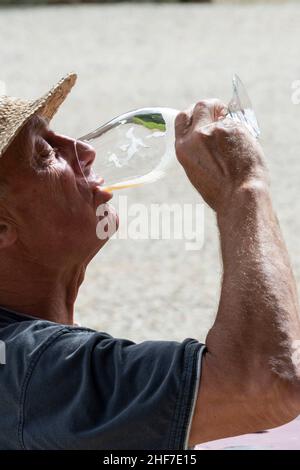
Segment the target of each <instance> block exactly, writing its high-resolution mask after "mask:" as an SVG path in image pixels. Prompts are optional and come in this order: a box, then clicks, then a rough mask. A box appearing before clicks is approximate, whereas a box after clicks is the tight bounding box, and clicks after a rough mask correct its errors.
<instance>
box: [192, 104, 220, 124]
mask: <svg viewBox="0 0 300 470" xmlns="http://www.w3.org/2000/svg"><path fill="white" fill-rule="evenodd" d="M226 114H227V108H226V106H225V105H224V104H223V103H222V102H221V101H220V100H217V99H210V100H203V101H199V103H197V104H196V105H195V108H194V113H193V127H204V126H207V125H209V124H212V123H213V122H215V121H218V120H219V119H223V118H224V117H225V116H226Z"/></svg>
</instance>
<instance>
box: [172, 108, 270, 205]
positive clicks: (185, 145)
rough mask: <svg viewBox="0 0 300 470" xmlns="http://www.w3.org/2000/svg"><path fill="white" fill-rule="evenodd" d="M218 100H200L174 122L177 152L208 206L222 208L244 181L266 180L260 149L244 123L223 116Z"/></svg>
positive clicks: (256, 182)
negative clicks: (238, 123)
mask: <svg viewBox="0 0 300 470" xmlns="http://www.w3.org/2000/svg"><path fill="white" fill-rule="evenodd" d="M226 113H227V110H226V107H225V105H223V104H222V103H221V102H220V101H218V100H207V101H200V102H199V103H198V104H196V106H195V107H194V109H193V110H191V111H186V112H182V113H180V114H179V115H178V116H177V118H176V122H175V131H176V153H177V157H178V160H179V162H180V163H181V164H182V166H183V168H184V170H185V172H186V174H187V176H188V178H189V179H190V181H191V183H192V184H193V185H194V186H195V188H196V189H197V190H198V191H199V193H200V194H201V195H202V197H203V198H204V200H205V201H206V202H207V204H209V206H210V207H211V208H212V209H214V210H215V211H217V212H221V211H222V209H223V208H224V207H226V205H227V204H230V201H231V198H232V196H233V195H234V194H236V193H237V192H238V191H239V189H240V188H241V187H243V186H245V185H247V184H266V183H267V175H266V168H265V165H264V158H263V151H262V148H261V146H260V145H259V143H258V142H257V141H256V140H255V139H254V138H253V137H252V136H251V135H250V133H249V132H248V130H247V129H246V127H245V126H243V124H240V125H237V123H236V122H234V121H233V120H232V119H231V118H229V117H228V118H225V120H224V117H225V116H226Z"/></svg>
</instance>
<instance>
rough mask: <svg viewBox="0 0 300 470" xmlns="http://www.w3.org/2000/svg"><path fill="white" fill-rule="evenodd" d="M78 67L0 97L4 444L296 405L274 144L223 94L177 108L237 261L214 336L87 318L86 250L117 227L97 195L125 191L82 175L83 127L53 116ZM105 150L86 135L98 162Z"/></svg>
mask: <svg viewBox="0 0 300 470" xmlns="http://www.w3.org/2000/svg"><path fill="white" fill-rule="evenodd" d="M75 78H76V76H75V75H73V74H71V75H69V76H67V77H66V78H65V79H63V80H62V81H61V82H59V83H58V85H57V86H56V87H54V88H53V89H52V90H51V91H50V92H49V93H48V94H47V95H45V96H44V97H43V98H41V99H39V100H37V101H34V102H27V101H24V100H18V99H15V98H9V97H1V99H0V132H1V134H0V152H1V158H0V191H1V198H0V249H1V270H0V305H1V308H0V339H1V341H2V342H3V343H2V344H5V346H6V364H2V365H0V396H1V401H0V414H1V428H0V448H1V449H147V450H149V449H184V448H187V447H192V446H194V445H195V444H197V443H201V442H205V441H208V440H212V439H218V438H222V437H226V436H234V435H238V434H242V433H249V432H254V431H259V430H261V429H265V428H271V427H275V426H279V425H281V424H284V423H286V422H288V421H290V420H292V419H293V418H295V417H296V416H297V415H298V414H299V413H300V393H299V391H300V388H299V384H300V381H299V380H300V378H299V364H298V361H297V359H298V358H299V354H298V350H297V345H298V344H299V343H298V342H297V340H299V339H300V324H299V309H298V300H297V293H296V286H295V281H294V278H293V274H292V270H291V266H290V263H289V259H288V254H287V251H286V248H285V245H284V242H283V240H282V235H281V232H280V228H279V226H278V223H277V220H276V216H275V214H274V210H273V208H272V203H271V198H270V192H269V186H268V177H267V172H266V168H265V164H264V159H263V152H262V149H261V147H260V146H259V144H258V143H257V142H256V141H255V140H254V139H253V138H252V137H251V136H250V134H249V133H248V131H247V130H246V129H244V128H243V127H242V126H238V125H236V124H235V123H233V122H231V121H230V120H229V119H225V120H224V119H223V118H224V116H225V114H226V109H225V107H224V106H223V105H222V103H220V102H219V101H217V100H211V101H202V102H200V103H198V104H197V105H196V106H195V107H194V109H193V110H191V111H188V112H184V113H181V114H179V116H178V117H177V120H176V152H177V157H178V159H179V161H180V163H181V164H182V165H183V167H184V169H185V171H186V174H187V176H188V178H189V179H190V181H191V183H192V184H193V185H194V187H195V188H196V189H197V190H198V192H199V194H200V195H201V196H202V197H203V198H204V200H205V201H206V202H207V204H208V205H209V206H210V207H211V208H212V209H213V210H214V211H215V212H216V217H217V222H218V229H219V232H220V240H221V251H222V259H223V269H224V274H223V281H222V290H221V298H220V304H219V309H218V313H217V317H216V320H215V323H214V325H213V327H212V328H211V330H210V332H209V334H208V336H207V340H206V345H205V346H204V345H201V344H200V343H199V342H198V341H197V339H186V340H185V341H183V342H182V343H178V342H175V341H146V342H143V343H141V344H135V343H133V342H132V341H128V340H125V339H116V338H113V337H112V336H110V335H109V334H106V333H100V332H96V331H93V330H90V329H88V328H81V327H78V326H76V325H74V323H73V312H74V303H75V300H76V296H77V293H78V289H79V286H80V284H81V283H82V281H83V279H84V273H85V269H86V266H87V265H88V263H89V261H90V260H91V259H92V258H93V256H94V255H95V254H96V253H97V252H98V250H99V249H100V248H101V247H102V246H103V244H104V243H105V241H106V240H99V238H97V236H96V226H97V223H98V218H97V217H96V215H95V211H96V208H97V206H98V205H99V204H101V203H107V202H108V200H109V199H110V198H111V195H110V194H109V193H107V192H105V191H103V190H101V187H100V186H99V184H96V183H95V182H94V183H90V185H86V184H83V178H82V177H81V173H80V169H79V168H78V162H77V160H76V158H75V154H74V140H73V139H71V138H69V137H65V136H62V135H59V134H57V133H55V132H53V131H51V130H50V129H49V127H48V123H49V121H50V120H51V118H52V116H53V115H54V113H55V112H56V110H57V109H58V107H59V106H60V104H61V103H62V102H63V100H64V98H65V97H66V95H67V94H68V92H69V91H70V89H71V87H72V86H73V84H74V82H75ZM94 156H95V155H94V151H93V149H92V148H91V147H89V146H87V145H85V144H83V143H82V144H81V145H80V146H79V148H78V158H79V159H80V160H81V164H82V165H84V166H85V173H86V174H88V173H89V171H90V169H91V166H92V163H93V159H94ZM108 207H109V205H108ZM109 211H110V209H108V212H109ZM108 216H110V217H116V215H115V214H114V212H113V211H112V210H111V213H110V214H109V213H107V214H106V217H108ZM104 282H105V280H103V283H104ZM195 295H198V293H197V292H195ZM197 321H201V319H200V318H199V319H197V318H195V332H196V325H197ZM196 336H197V334H196Z"/></svg>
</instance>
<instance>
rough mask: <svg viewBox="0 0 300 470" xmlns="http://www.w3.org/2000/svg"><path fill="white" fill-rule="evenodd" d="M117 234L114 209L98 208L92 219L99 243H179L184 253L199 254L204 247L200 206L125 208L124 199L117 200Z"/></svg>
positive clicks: (180, 204) (132, 205)
mask: <svg viewBox="0 0 300 470" xmlns="http://www.w3.org/2000/svg"><path fill="white" fill-rule="evenodd" d="M117 212H118V216H119V220H120V225H119V230H118V231H117V221H116V220H117V219H116V214H115V209H114V208H113V207H112V206H111V205H110V204H101V205H100V206H99V207H98V208H97V212H96V215H97V217H98V218H99V222H98V224H97V230H96V231H97V237H98V238H99V239H100V240H105V239H107V238H116V239H118V240H126V239H131V240H149V239H151V240H183V241H184V243H185V249H186V250H188V251H195V250H200V249H201V248H202V247H203V244H204V204H203V203H198V204H191V203H186V204H182V203H173V204H167V203H163V204H150V205H146V204H141V203H134V204H130V205H128V201H127V196H119V198H118V210H117Z"/></svg>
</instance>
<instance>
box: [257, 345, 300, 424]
mask: <svg viewBox="0 0 300 470" xmlns="http://www.w3.org/2000/svg"><path fill="white" fill-rule="evenodd" d="M253 380H255V382H256V387H257V384H259V386H258V389H257V390H256V391H257V399H258V400H259V401H260V403H261V404H263V407H264V408H265V411H266V413H265V417H266V425H265V428H273V427H277V426H282V425H284V424H286V423H288V422H290V421H292V420H293V419H295V418H296V417H297V416H298V415H300V367H299V365H297V363H296V361H295V357H294V356H293V354H289V353H286V354H285V358H284V359H280V360H275V359H274V358H272V359H270V360H269V365H268V367H267V370H264V371H263V374H262V377H261V380H257V376H256V377H255V378H254V379H253Z"/></svg>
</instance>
